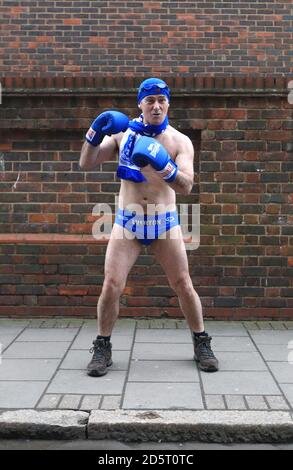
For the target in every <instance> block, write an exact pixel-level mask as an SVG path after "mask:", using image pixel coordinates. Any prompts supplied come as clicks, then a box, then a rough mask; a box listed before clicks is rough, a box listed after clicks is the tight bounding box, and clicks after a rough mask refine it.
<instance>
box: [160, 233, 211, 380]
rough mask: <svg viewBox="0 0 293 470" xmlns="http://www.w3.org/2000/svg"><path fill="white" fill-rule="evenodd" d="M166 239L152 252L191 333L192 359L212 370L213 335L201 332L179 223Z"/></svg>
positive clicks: (200, 306) (198, 300) (207, 370)
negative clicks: (165, 276) (174, 294)
mask: <svg viewBox="0 0 293 470" xmlns="http://www.w3.org/2000/svg"><path fill="white" fill-rule="evenodd" d="M171 230H172V234H173V235H174V236H175V235H176V238H175V239H174V238H173V236H172V238H171V235H170V232H171V231H170V232H169V233H167V234H166V236H167V238H166V239H165V240H156V241H155V242H154V243H153V252H154V253H155V255H156V258H157V260H158V261H159V262H160V264H161V266H162V267H163V269H164V271H165V273H166V274H167V277H168V280H169V283H170V285H171V287H172V288H173V289H174V291H175V292H176V294H177V296H178V299H179V304H180V307H181V309H182V312H183V314H184V316H185V318H186V321H187V323H188V326H189V328H190V329H191V332H192V341H193V346H194V359H195V361H196V362H198V364H199V367H200V369H202V370H204V371H205V372H215V371H217V370H218V368H219V364H218V360H217V358H216V357H215V355H214V353H213V351H212V349H211V344H210V343H211V340H212V338H211V337H210V336H209V335H208V334H207V333H206V332H205V331H204V322H203V315H202V305H201V301H200V299H199V296H198V295H197V293H196V292H195V290H194V288H193V285H192V281H191V278H190V275H189V269H188V260H187V255H186V250H185V246H184V241H183V238H182V233H181V228H180V226H177V227H173V228H172V229H171Z"/></svg>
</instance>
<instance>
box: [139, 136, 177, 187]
mask: <svg viewBox="0 0 293 470" xmlns="http://www.w3.org/2000/svg"><path fill="white" fill-rule="evenodd" d="M131 159H132V161H133V163H134V164H135V165H137V166H139V167H141V168H143V167H145V166H146V165H151V166H152V167H153V168H154V169H155V170H157V171H158V173H160V174H161V176H162V178H163V179H164V180H165V181H167V182H168V183H171V182H172V181H174V180H175V178H176V176H177V172H178V167H177V165H176V163H175V162H173V160H172V159H171V157H170V155H169V154H168V152H167V150H166V149H165V147H164V146H163V145H162V144H160V142H158V141H157V140H155V139H153V138H152V137H145V136H142V137H140V138H139V139H138V141H137V143H136V144H135V146H134V149H133V153H132V158H131Z"/></svg>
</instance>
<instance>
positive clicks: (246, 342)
mask: <svg viewBox="0 0 293 470" xmlns="http://www.w3.org/2000/svg"><path fill="white" fill-rule="evenodd" d="M211 345H212V348H213V349H214V351H233V352H247V351H256V347H255V345H254V344H253V342H252V340H251V339H250V338H249V337H244V336H230V337H224V336H214V337H213V339H212V343H211Z"/></svg>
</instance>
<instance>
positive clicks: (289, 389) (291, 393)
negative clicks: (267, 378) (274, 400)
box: [280, 384, 293, 408]
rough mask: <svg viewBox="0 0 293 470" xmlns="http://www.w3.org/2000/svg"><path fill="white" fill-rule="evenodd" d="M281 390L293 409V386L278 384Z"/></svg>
mask: <svg viewBox="0 0 293 470" xmlns="http://www.w3.org/2000/svg"><path fill="white" fill-rule="evenodd" d="M280 387H281V389H282V390H283V393H284V395H285V397H286V399H287V401H288V402H289V403H290V405H291V407H292V408H293V384H280Z"/></svg>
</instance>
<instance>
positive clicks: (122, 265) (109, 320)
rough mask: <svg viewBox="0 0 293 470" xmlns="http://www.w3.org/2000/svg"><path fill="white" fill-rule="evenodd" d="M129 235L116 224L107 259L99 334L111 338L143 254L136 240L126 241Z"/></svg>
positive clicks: (101, 297) (100, 306) (98, 309)
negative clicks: (133, 271) (121, 302)
mask: <svg viewBox="0 0 293 470" xmlns="http://www.w3.org/2000/svg"><path fill="white" fill-rule="evenodd" d="M125 236H127V233H125V229H123V227H121V226H120V225H117V224H114V226H113V230H112V234H111V238H110V240H109V243H108V247H107V251H106V258H105V278H104V283H103V288H102V292H101V295H100V298H99V301H98V305H97V319H98V332H99V334H100V335H101V336H110V335H111V333H112V330H113V327H114V324H115V321H116V320H117V318H118V315H119V300H120V296H121V294H122V292H123V289H124V287H125V285H126V281H127V276H128V274H129V271H130V269H131V268H132V266H133V264H134V263H135V261H136V259H137V257H138V255H139V254H140V252H141V248H142V247H141V245H140V243H139V242H138V241H137V240H136V239H133V240H131V239H126V238H125Z"/></svg>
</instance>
